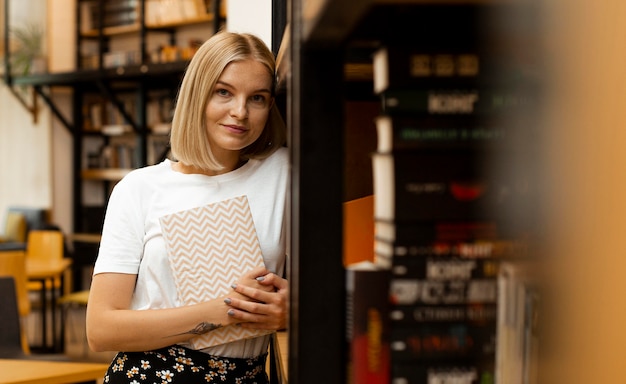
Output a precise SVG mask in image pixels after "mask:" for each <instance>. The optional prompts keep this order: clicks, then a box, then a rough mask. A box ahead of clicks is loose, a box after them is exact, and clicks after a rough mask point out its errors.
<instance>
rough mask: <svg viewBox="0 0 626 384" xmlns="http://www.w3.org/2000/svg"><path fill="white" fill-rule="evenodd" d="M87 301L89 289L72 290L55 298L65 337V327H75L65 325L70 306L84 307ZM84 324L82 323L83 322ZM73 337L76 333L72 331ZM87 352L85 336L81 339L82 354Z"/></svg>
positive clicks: (67, 320) (84, 354)
mask: <svg viewBox="0 0 626 384" xmlns="http://www.w3.org/2000/svg"><path fill="white" fill-rule="evenodd" d="M88 301H89V290H88V289H86V290H83V291H77V292H72V293H69V294H67V295H63V296H61V297H60V298H59V300H57V304H58V305H60V306H61V324H62V330H63V332H62V334H63V337H65V330H66V329H68V328H69V329H74V330H75V329H76V328H75V327H67V324H66V323H67V322H69V319H70V317H69V310H70V308H71V307H79V308H86V307H87V302H88ZM83 326H84V324H83ZM74 338H75V339H76V335H75V333H74ZM88 352H89V348H88V344H87V340H86V336H85V339H84V340H83V356H86V355H87V354H88Z"/></svg>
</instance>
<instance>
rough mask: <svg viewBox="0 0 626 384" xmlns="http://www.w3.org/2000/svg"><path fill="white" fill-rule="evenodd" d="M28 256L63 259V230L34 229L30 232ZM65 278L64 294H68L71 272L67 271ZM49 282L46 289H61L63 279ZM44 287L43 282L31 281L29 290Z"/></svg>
mask: <svg viewBox="0 0 626 384" xmlns="http://www.w3.org/2000/svg"><path fill="white" fill-rule="evenodd" d="M26 257H27V258H29V259H62V258H63V257H64V239H63V232H61V231H59V230H47V229H46V230H43V229H38V230H32V231H30V232H28V237H27V243H26ZM64 278H65V279H66V281H65V284H64V285H65V286H64V287H63V289H64V291H63V294H68V293H69V292H70V291H69V290H70V287H71V282H70V281H68V280H69V279H71V274H70V273H69V271H68V273H66V274H65V276H64ZM46 284H48V285H47V286H46V287H45V288H46V289H53V288H54V289H59V288H61V280H60V279H54V281H51V282H50V281H48V282H46ZM42 289H43V286H42V283H41V282H38V281H29V282H28V290H29V291H41V290H42Z"/></svg>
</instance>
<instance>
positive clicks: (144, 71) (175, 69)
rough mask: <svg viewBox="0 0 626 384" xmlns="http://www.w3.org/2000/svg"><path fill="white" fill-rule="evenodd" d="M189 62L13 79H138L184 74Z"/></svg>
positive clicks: (56, 82) (39, 82)
mask: <svg viewBox="0 0 626 384" xmlns="http://www.w3.org/2000/svg"><path fill="white" fill-rule="evenodd" d="M188 63H189V62H188V61H175V62H170V63H150V64H142V65H131V66H126V67H116V68H105V69H102V70H97V69H90V70H77V71H72V72H60V73H47V74H40V75H30V76H19V77H13V78H12V81H13V84H15V85H32V86H74V85H79V84H81V83H83V84H87V83H95V82H97V81H102V80H106V81H116V80H138V79H143V78H148V77H151V76H155V75H158V76H168V75H172V76H173V75H182V74H183V72H184V71H185V69H186V68H187V65H188Z"/></svg>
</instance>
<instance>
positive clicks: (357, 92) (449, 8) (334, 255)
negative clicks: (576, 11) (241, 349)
mask: <svg viewBox="0 0 626 384" xmlns="http://www.w3.org/2000/svg"><path fill="white" fill-rule="evenodd" d="M529 3H530V2H520V1H496V0H449V1H440V0H439V1H437V0H412V1H411V0H366V1H358V2H354V1H348V0H333V1H324V0H318V1H310V0H309V1H306V0H292V1H291V3H290V14H289V18H288V31H287V32H288V37H289V38H288V39H285V40H284V44H285V47H283V48H284V52H283V57H285V58H287V59H286V60H284V61H285V63H283V65H282V67H283V69H282V70H281V68H280V67H279V75H280V76H279V80H280V81H281V82H282V84H284V86H285V88H286V90H287V122H288V126H289V127H290V136H289V138H290V141H289V148H290V151H291V159H292V190H291V196H292V208H291V209H292V212H291V236H290V239H291V249H290V259H291V263H290V276H291V280H290V284H291V318H290V326H289V332H290V333H289V361H288V364H289V379H290V381H291V382H292V383H297V384H303V383H317V382H320V381H323V382H325V383H344V382H346V375H347V367H346V364H347V361H346V358H347V351H346V349H347V348H346V347H347V346H346V335H345V324H346V319H345V314H346V308H345V268H344V265H343V263H342V256H343V246H344V244H343V239H342V225H343V222H342V219H343V217H342V204H343V203H344V202H345V201H347V200H351V199H354V198H358V197H362V196H366V195H368V194H372V184H371V183H372V181H371V179H369V180H368V179H367V178H368V177H371V175H370V173H371V163H370V162H369V159H368V158H367V159H364V160H363V159H355V158H354V157H351V156H352V155H350V154H354V153H357V155H355V156H367V151H368V150H370V151H373V150H374V149H375V144H374V141H372V132H374V131H375V125H374V122H373V121H371V120H370V121H368V120H367V119H368V118H369V117H373V116H374V115H376V114H378V113H379V112H380V109H379V108H380V104H378V103H379V102H378V101H377V100H379V99H377V96H376V95H375V94H374V92H373V85H372V79H373V72H372V70H373V69H372V54H373V53H374V51H375V50H376V49H377V48H379V47H380V46H381V45H382V44H386V43H390V42H394V40H397V39H402V40H404V42H406V41H413V42H415V41H417V42H422V43H424V44H427V45H429V46H430V47H434V48H437V41H438V39H439V35H440V34H444V35H446V36H448V37H450V36H453V35H454V33H460V34H461V33H463V31H464V30H463V29H462V28H458V27H459V23H460V24H463V23H466V22H468V20H470V19H469V18H470V15H475V14H476V12H483V11H484V13H485V15H487V16H486V18H485V19H484V21H485V22H488V21H490V20H492V21H493V20H494V19H495V18H497V16H498V15H500V13H499V12H500V11H502V12H504V13H507V14H511V13H515V11H517V8H516V7H517V6H520V5H521V6H523V5H524V4H529ZM509 7H512V8H509ZM511 11H512V12H511ZM520 15H521V17H522V18H523V17H526V16H527V14H526V13H520ZM489 17H491V18H489ZM523 21H524V20H522V22H523ZM522 33H523V32H522ZM522 37H525V38H526V37H527V38H528V39H527V40H528V41H513V42H510V43H512V44H513V45H512V46H515V45H516V44H524V47H522V48H520V49H527V48H528V46H527V44H530V42H531V41H532V36H522ZM507 38H509V36H501V39H499V36H486V37H485V44H488V41H492V42H494V43H495V42H497V43H499V45H498V46H506V39H507ZM503 40H504V41H505V42H503ZM354 121H360V122H359V123H357V126H359V125H360V129H361V135H359V134H358V130H357V134H356V135H355V134H354V131H353V130H354V125H355V123H354ZM347 127H350V128H347ZM350 131H351V132H350ZM373 135H374V137H375V134H373ZM359 138H360V140H359ZM374 140H375V138H374ZM355 148H356V149H355ZM363 148H365V151H359V150H358V149H363ZM364 153H365V154H364ZM353 167H356V169H353ZM364 167H365V169H364ZM504 214H506V213H504Z"/></svg>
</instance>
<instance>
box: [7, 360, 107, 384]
mask: <svg viewBox="0 0 626 384" xmlns="http://www.w3.org/2000/svg"><path fill="white" fill-rule="evenodd" d="M108 366H109V365H108V364H103V363H77V362H65V361H46V360H10V359H0V372H2V374H0V384H64V383H82V382H90V381H91V382H95V381H96V380H100V379H102V378H103V377H104V374H105V372H106V370H107V368H108Z"/></svg>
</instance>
